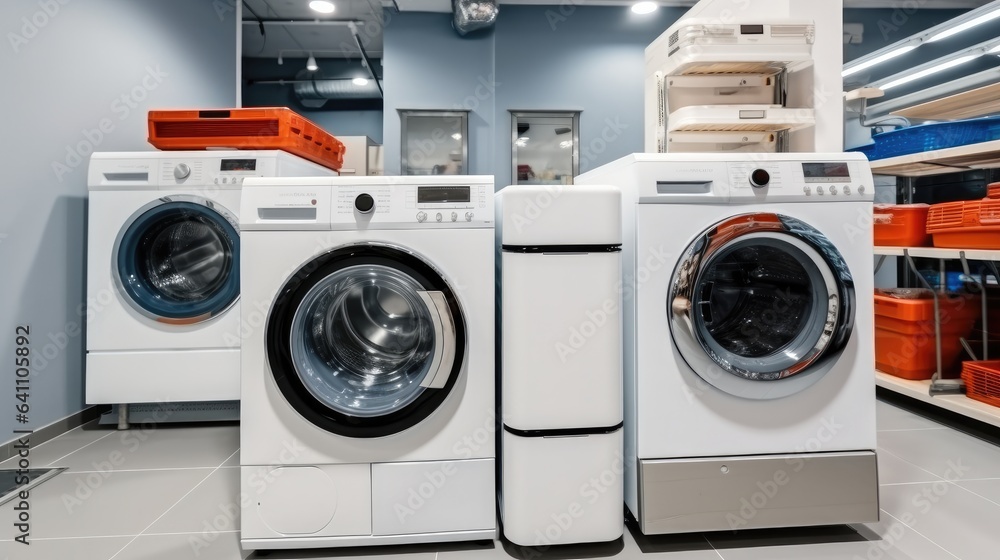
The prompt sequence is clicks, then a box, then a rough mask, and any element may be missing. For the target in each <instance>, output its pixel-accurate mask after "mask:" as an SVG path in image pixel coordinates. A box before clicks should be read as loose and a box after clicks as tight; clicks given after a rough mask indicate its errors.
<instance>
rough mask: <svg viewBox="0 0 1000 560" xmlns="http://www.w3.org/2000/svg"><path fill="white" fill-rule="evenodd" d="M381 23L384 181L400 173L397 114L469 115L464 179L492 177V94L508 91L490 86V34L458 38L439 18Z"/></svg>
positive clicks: (413, 16)
mask: <svg viewBox="0 0 1000 560" xmlns="http://www.w3.org/2000/svg"><path fill="white" fill-rule="evenodd" d="M506 11H507V7H504V12H505V14H504V15H503V16H501V18H503V17H506ZM387 19H388V24H387V25H386V27H385V35H384V42H383V45H384V46H383V49H384V50H383V56H382V65H383V68H384V69H385V105H384V107H385V114H384V119H383V120H384V123H383V128H382V130H383V131H384V136H383V139H384V145H385V173H386V175H392V174H398V173H399V170H400V156H401V152H400V120H399V112H398V111H399V110H402V109H433V110H448V111H454V110H467V111H469V173H471V174H487V175H489V174H492V173H493V168H494V164H493V132H494V126H493V123H494V103H495V93H494V89H496V90H497V91H499V89H500V88H502V87H507V85H508V84H506V83H503V80H497V82H498V83H496V84H494V68H493V62H494V35H493V33H492V32H486V33H483V34H479V35H476V36H475V37H471V36H470V37H467V38H462V37H459V36H458V34H457V33H456V32H455V31H454V30H453V29H452V28H451V14H444V13H415V12H401V13H398V14H397V13H391V14H388V15H387Z"/></svg>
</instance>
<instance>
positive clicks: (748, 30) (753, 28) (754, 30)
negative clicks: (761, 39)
mask: <svg viewBox="0 0 1000 560" xmlns="http://www.w3.org/2000/svg"><path fill="white" fill-rule="evenodd" d="M740 33H741V34H742V35H763V34H764V26H763V25H741V26H740Z"/></svg>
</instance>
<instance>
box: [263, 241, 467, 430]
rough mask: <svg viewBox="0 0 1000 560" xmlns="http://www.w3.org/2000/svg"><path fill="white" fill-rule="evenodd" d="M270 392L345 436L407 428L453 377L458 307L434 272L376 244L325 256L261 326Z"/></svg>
mask: <svg viewBox="0 0 1000 560" xmlns="http://www.w3.org/2000/svg"><path fill="white" fill-rule="evenodd" d="M267 341H268V360H269V362H270V365H271V371H272V373H273V375H274V379H275V382H276V384H277V385H278V388H279V389H280V390H281V392H282V394H283V395H284V396H285V398H286V399H287V400H288V401H289V403H290V404H291V405H292V406H293V407H294V408H295V409H296V410H297V411H298V412H299V413H300V414H302V415H303V416H304V417H305V418H306V419H308V420H310V421H311V422H313V423H314V424H316V425H317V426H319V427H321V428H323V429H326V430H328V431H330V432H333V433H336V434H339V435H345V436H349V437H380V436H386V435H390V434H393V433H396V432H399V431H402V430H405V429H407V428H409V427H412V426H414V425H416V424H417V423H419V422H420V421H422V420H423V419H424V418H426V417H427V416H429V415H430V414H431V413H432V412H433V411H434V410H435V409H436V408H437V407H438V406H440V404H441V403H442V402H443V401H444V399H445V397H446V396H447V394H448V392H449V391H450V390H451V388H452V387H453V386H454V384H455V382H456V380H457V378H458V374H459V372H460V371H461V366H462V361H463V358H464V348H465V332H464V323H463V321H462V315H461V311H460V308H459V306H458V302H457V300H456V298H455V296H454V294H453V293H452V291H451V289H450V288H449V287H448V285H447V284H446V283H445V281H444V280H443V279H442V278H441V276H440V274H438V273H437V272H436V271H435V270H433V269H432V268H431V267H430V266H428V265H427V264H426V263H424V262H423V261H421V260H420V259H418V258H417V257H416V256H414V255H412V254H411V253H408V252H405V251H402V250H400V249H396V248H392V247H384V246H356V247H351V248H344V249H340V250H337V251H333V252H331V253H328V254H326V255H323V256H322V257H320V258H318V259H317V260H315V261H313V262H312V263H310V264H308V265H306V266H305V267H304V268H303V269H302V271H300V273H298V274H296V275H295V276H294V277H293V278H292V280H290V281H289V283H288V284H286V285H285V287H284V288H283V289H282V291H281V292H280V293H279V297H278V299H277V301H276V303H275V305H274V307H273V311H272V314H271V319H270V321H269V324H268V333H267Z"/></svg>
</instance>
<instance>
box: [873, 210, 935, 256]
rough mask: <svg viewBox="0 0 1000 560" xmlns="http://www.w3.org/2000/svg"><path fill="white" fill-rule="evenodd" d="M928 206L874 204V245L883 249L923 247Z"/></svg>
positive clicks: (926, 240) (928, 239)
mask: <svg viewBox="0 0 1000 560" xmlns="http://www.w3.org/2000/svg"><path fill="white" fill-rule="evenodd" d="M930 208H931V207H930V205H928V204H876V205H875V214H874V222H875V244H876V245H880V246H883V247H925V246H928V245H930V243H931V238H930V236H929V235H928V234H927V212H928V211H929V210H930Z"/></svg>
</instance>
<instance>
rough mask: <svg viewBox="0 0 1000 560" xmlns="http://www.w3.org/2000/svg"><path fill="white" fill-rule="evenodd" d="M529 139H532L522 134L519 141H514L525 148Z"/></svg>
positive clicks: (519, 146)
mask: <svg viewBox="0 0 1000 560" xmlns="http://www.w3.org/2000/svg"><path fill="white" fill-rule="evenodd" d="M528 140H531V138H528V137H527V136H522V137H520V138H518V139H517V141H516V142H514V144H516V145H517V147H518V148H523V147H525V146H527V145H528Z"/></svg>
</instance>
